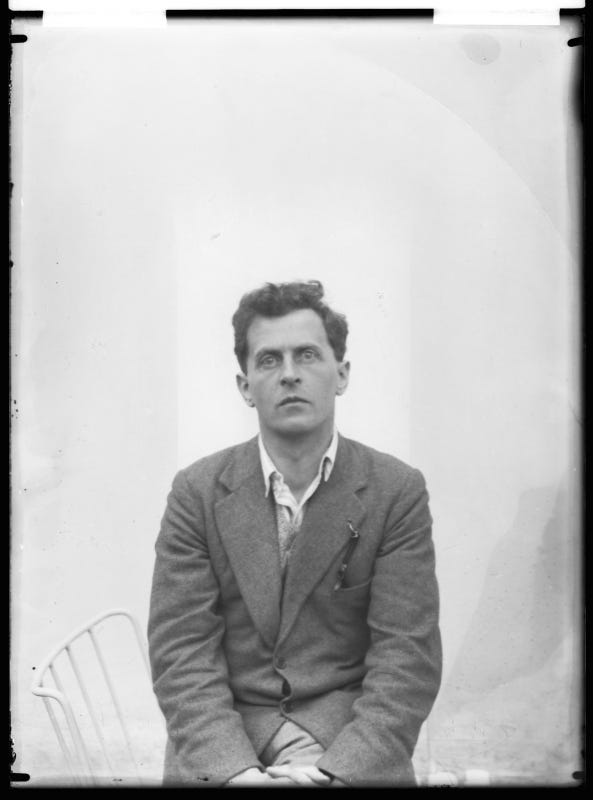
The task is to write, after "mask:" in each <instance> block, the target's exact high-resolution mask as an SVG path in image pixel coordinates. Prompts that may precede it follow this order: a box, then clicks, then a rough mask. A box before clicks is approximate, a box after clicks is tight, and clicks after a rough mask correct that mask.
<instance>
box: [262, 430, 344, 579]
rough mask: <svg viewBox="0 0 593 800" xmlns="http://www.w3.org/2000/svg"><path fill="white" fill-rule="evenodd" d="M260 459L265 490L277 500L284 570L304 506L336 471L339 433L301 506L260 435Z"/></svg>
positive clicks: (327, 451)
mask: <svg viewBox="0 0 593 800" xmlns="http://www.w3.org/2000/svg"><path fill="white" fill-rule="evenodd" d="M258 445H259V455H260V460H261V466H262V471H263V474H264V482H265V486H266V497H268V495H269V493H270V487H272V491H273V492H274V500H275V501H276V518H277V522H278V536H279V539H280V555H281V563H282V568H283V569H284V567H285V566H286V563H287V561H288V555H289V553H290V547H291V546H292V543H293V540H294V536H295V534H296V532H297V531H298V530H299V528H300V527H301V523H302V521H303V514H304V511H305V505H306V503H307V501H308V500H309V499H310V497H311V496H312V495H313V494H314V493H315V491H316V490H317V487H318V486H319V484H320V483H321V479H322V478H323V480H324V481H327V480H329V476H330V475H331V473H332V470H333V468H334V462H335V460H336V453H337V450H338V431H337V430H336V429H335V428H334V435H333V436H332V440H331V442H330V444H329V447H328V448H327V450H326V451H325V453H324V455H323V457H322V459H321V461H320V463H319V469H318V471H317V475H316V476H315V477H314V478H313V480H312V481H311V483H310V484H309V486H308V487H307V489H306V491H305V493H304V494H303V496H302V498H301V500H300V502H297V500H296V499H295V497H294V495H293V493H292V492H291V491H290V488H289V486H288V484H287V483H286V482H285V481H284V476H283V475H282V473H281V472H280V471H279V470H278V469H276V465H275V464H274V462H273V461H272V459H271V458H270V456H269V455H268V452H267V450H266V448H265V446H264V443H263V439H262V437H261V434H260V435H259V437H258Z"/></svg>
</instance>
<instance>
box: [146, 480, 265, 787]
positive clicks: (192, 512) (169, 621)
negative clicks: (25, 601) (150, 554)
mask: <svg viewBox="0 0 593 800" xmlns="http://www.w3.org/2000/svg"><path fill="white" fill-rule="evenodd" d="M223 634H224V623H223V619H222V617H221V615H220V612H219V589H218V583H217V580H216V577H215V575H214V573H213V570H212V566H211V562H210V558H209V553H208V546H207V539H206V536H205V532H204V522H203V514H202V512H201V508H200V503H199V498H198V497H197V496H196V494H195V493H192V492H191V490H190V487H189V485H188V481H187V478H186V477H185V474H184V473H183V472H180V473H179V474H178V475H177V476H176V477H175V480H174V481H173V487H172V490H171V492H170V494H169V497H168V501H167V508H166V511H165V514H164V517H163V521H162V525H161V531H160V534H159V536H158V539H157V543H156V563H155V569H154V576H153V583H152V593H151V601H150V615H149V623H148V642H149V653H150V662H151V668H152V677H153V686H154V691H155V694H156V696H157V700H158V702H159V705H160V707H161V710H162V712H163V714H164V717H165V720H166V724H167V731H168V735H169V748H170V749H172V750H173V751H174V754H175V762H176V770H175V771H176V777H175V780H176V781H178V782H179V783H182V784H194V785H203V786H219V785H221V784H224V783H225V782H226V781H227V780H228V779H229V778H231V777H232V776H234V775H236V774H238V773H239V772H241V771H243V770H244V769H247V768H248V767H253V766H260V762H259V759H258V758H257V755H256V753H255V751H254V749H253V747H252V745H251V742H250V741H249V739H248V737H247V734H246V732H245V729H244V727H243V722H242V719H241V716H240V714H239V713H238V712H237V711H235V710H234V708H233V696H232V692H231V690H230V688H229V683H228V668H227V664H226V659H225V657H224V653H223V650H222V645H221V642H222V637H223Z"/></svg>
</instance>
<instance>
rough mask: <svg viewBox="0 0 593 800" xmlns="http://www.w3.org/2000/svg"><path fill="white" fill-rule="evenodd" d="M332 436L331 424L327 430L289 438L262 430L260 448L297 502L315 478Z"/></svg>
mask: <svg viewBox="0 0 593 800" xmlns="http://www.w3.org/2000/svg"><path fill="white" fill-rule="evenodd" d="M333 433H334V424H333V420H332V423H331V426H329V425H328V426H327V427H326V428H325V429H324V430H323V431H314V432H310V433H307V434H305V435H300V436H294V437H291V438H287V437H285V436H277V435H275V434H274V433H273V432H271V431H263V430H262V432H261V435H262V439H263V442H264V446H265V448H266V450H267V452H268V454H269V456H270V458H271V459H272V461H273V462H274V464H275V465H276V467H277V468H278V469H279V471H280V472H281V473H282V475H283V476H284V480H285V481H286V483H287V484H288V486H289V488H290V490H291V492H292V493H293V495H294V496H295V498H296V499H297V500H300V497H302V495H303V494H304V493H305V490H306V489H307V487H308V486H309V484H310V483H311V481H312V480H313V478H314V477H315V475H317V471H318V470H319V464H320V462H321V458H322V456H323V454H324V453H325V451H326V450H327V448H328V447H329V445H330V442H331V440H332V437H333Z"/></svg>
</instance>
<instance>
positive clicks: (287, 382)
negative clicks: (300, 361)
mask: <svg viewBox="0 0 593 800" xmlns="http://www.w3.org/2000/svg"><path fill="white" fill-rule="evenodd" d="M300 382H301V378H300V376H299V374H298V372H297V369H296V365H295V363H294V361H293V360H292V358H286V359H285V360H284V362H283V364H282V373H281V376H280V385H281V386H298V384H299V383H300Z"/></svg>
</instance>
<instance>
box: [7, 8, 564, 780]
mask: <svg viewBox="0 0 593 800" xmlns="http://www.w3.org/2000/svg"><path fill="white" fill-rule="evenodd" d="M23 29H24V30H26V33H27V35H28V37H29V38H28V41H27V42H26V43H25V44H24V45H19V46H17V47H20V48H21V49H20V50H18V51H17V52H16V53H15V62H14V73H13V82H14V84H13V85H14V93H13V131H12V136H13V139H12V141H13V181H14V184H15V192H14V199H13V216H12V220H13V259H14V261H15V267H14V269H13V309H12V356H13V362H12V363H13V398H14V401H15V402H14V404H13V405H14V412H13V442H14V447H13V534H12V583H13V586H12V598H13V638H12V677H13V699H12V707H13V738H14V740H15V751H16V754H17V762H16V768H17V769H19V770H20V771H25V772H30V773H31V774H32V775H33V776H34V777H35V776H36V775H40V774H41V775H51V774H54V773H55V772H59V770H60V768H61V767H60V765H59V756H58V755H57V749H56V748H55V746H54V742H53V740H51V731H49V730H48V727H47V722H46V720H45V717H44V714H45V712H44V710H43V708H42V707H41V704H40V702H39V701H38V700H36V699H33V698H31V697H30V694H29V688H28V687H29V682H30V680H31V678H32V675H33V668H34V667H35V666H36V665H38V664H39V661H40V659H41V658H42V657H43V656H44V655H45V653H46V652H47V650H48V649H49V648H50V647H51V646H52V645H53V644H54V643H55V642H56V641H57V639H59V638H60V637H62V636H64V635H65V634H66V633H67V632H68V631H69V630H70V629H71V628H72V627H73V626H74V625H76V624H78V623H79V622H82V621H84V619H85V618H86V617H88V616H90V615H92V614H94V613H96V612H98V611H101V610H103V609H104V608H106V607H111V606H118V605H124V606H126V607H128V608H130V609H131V610H132V611H134V612H135V613H136V614H137V615H138V616H139V617H140V619H141V621H142V624H143V625H144V624H145V621H146V614H147V604H148V593H149V588H150V578H151V569H152V559H153V543H154V539H155V536H156V533H157V531H158V526H159V521H160V517H161V514H162V511H163V508H164V503H165V498H166V494H167V491H168V488H169V486H170V482H171V479H172V477H173V474H174V472H175V470H176V469H177V468H179V467H181V466H184V465H186V464H187V463H189V462H190V461H193V460H194V459H196V458H198V457H200V456H202V455H205V454H207V453H209V452H212V451H214V450H216V449H219V448H221V447H224V446H227V445H229V444H232V443H235V442H237V441H241V440H244V439H246V438H248V437H250V436H251V435H253V434H254V433H255V431H256V427H255V425H256V422H255V417H254V415H253V414H250V413H249V410H248V409H246V408H245V407H244V405H243V403H242V402H241V401H240V399H239V395H238V393H237V390H236V388H235V385H234V374H235V372H236V370H237V366H236V364H235V361H234V356H233V353H232V330H231V325H230V318H231V315H232V313H233V311H234V309H235V307H236V304H237V302H238V300H239V297H240V295H241V294H242V293H243V292H245V291H248V290H249V289H251V288H253V287H254V286H255V285H258V284H260V283H262V282H264V281H266V280H272V281H278V280H289V279H291V278H303V279H308V278H317V279H320V280H322V281H323V282H324V284H325V285H326V289H327V293H328V299H329V301H330V302H331V303H332V304H333V305H334V306H335V307H336V308H337V309H338V310H340V311H343V312H344V313H346V315H347V317H348V319H349V323H350V328H351V335H350V340H349V353H348V354H349V358H350V360H351V362H352V375H351V384H350V387H349V389H348V392H347V393H346V395H345V396H344V397H343V398H340V399H339V401H338V426H339V428H340V430H342V431H343V433H344V434H346V435H348V436H351V437H353V438H357V439H360V440H362V441H364V442H366V443H368V444H370V445H372V446H375V447H377V448H379V449H382V450H385V451H388V452H391V453H394V454H396V455H398V456H399V457H400V458H403V459H404V460H407V461H409V462H411V463H412V464H414V466H417V467H419V468H420V469H421V470H422V471H423V472H424V474H425V476H426V478H427V481H428V486H429V490H430V494H431V507H432V512H433V516H434V518H435V528H434V535H435V543H436V548H437V558H438V574H439V581H440V585H441V594H442V630H443V638H444V648H445V678H444V684H443V689H442V691H441V695H440V697H439V700H438V702H437V706H436V708H435V710H434V713H433V715H432V717H431V721H430V732H431V738H432V743H433V744H432V757H433V759H435V760H436V763H437V765H438V766H441V767H442V768H447V769H461V768H466V767H468V766H476V767H483V768H487V769H490V770H491V771H493V773H494V774H496V775H498V776H499V778H500V779H501V780H502V779H504V778H505V776H506V777H507V778H508V777H509V776H511V777H513V778H514V779H517V778H518V777H520V778H521V779H526V780H527V779H530V778H531V779H532V778H533V777H540V778H541V777H542V776H543V778H545V780H546V781H551V782H558V781H560V782H562V781H566V780H570V776H571V774H572V772H573V771H574V770H576V769H578V768H579V764H578V759H577V756H576V753H577V751H578V741H577V739H576V735H577V727H578V714H577V709H578V704H579V695H578V691H577V690H576V689H575V686H576V685H577V684H576V683H575V681H577V679H578V674H579V673H578V658H577V654H578V650H577V645H578V630H577V626H576V620H577V619H578V618H579V617H578V591H577V590H578V574H579V573H578V566H577V559H578V554H579V552H578V531H579V529H578V522H579V519H578V508H579V503H580V500H579V497H578V491H577V487H578V479H579V472H578V467H579V462H578V439H577V436H578V426H577V425H576V424H575V422H576V421H578V419H579V415H580V411H579V406H578V403H579V397H578V390H577V387H578V342H577V333H578V323H579V319H578V309H579V294H578V293H579V284H578V257H579V246H580V243H579V230H578V218H579V213H580V210H579V199H580V198H579V191H578V148H577V142H578V127H577V122H576V118H575V114H574V110H573V109H572V108H571V99H572V94H573V92H574V81H575V54H576V52H577V50H576V48H569V47H567V45H566V41H567V39H569V38H570V37H572V36H576V35H578V33H579V31H578V29H577V26H576V25H575V24H573V23H566V22H565V23H563V24H562V25H561V26H560V27H543V28H542V27H539V28H531V29H530V28H465V29H464V28H449V27H443V28H436V27H434V26H432V25H431V23H430V22H410V21H408V22H403V21H401V20H391V21H386V20H382V21H374V22H370V21H349V22H348V21H345V20H342V21H333V22H329V21H327V20H326V21H318V22H315V23H306V22H303V21H300V22H294V21H293V22H275V23H272V22H269V21H268V22H261V21H260V22H249V23H247V22H245V21H242V22H229V21H225V22H220V21H219V22H204V21H202V22H200V23H195V24H183V25H182V24H176V25H175V24H170V25H169V26H168V27H167V28H166V29H165V30H154V31H151V30H146V31H130V30H128V31H121V32H117V31H96V32H90V31H88V30H77V29H70V30H61V29H53V30H52V29H47V28H43V27H41V26H38V25H31V24H27V25H26V26H23ZM542 698H545V702H544V703H542V702H541V699H542ZM155 720H156V721H155V723H154V724H155V726H156V727H158V724H159V722H158V715H157V714H156V712H155ZM157 751H158V748H157V747H156V745H155V762H158V760H159V758H160V753H158V752H157ZM157 771H158V764H157Z"/></svg>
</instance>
